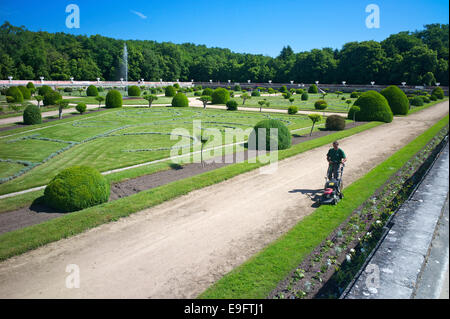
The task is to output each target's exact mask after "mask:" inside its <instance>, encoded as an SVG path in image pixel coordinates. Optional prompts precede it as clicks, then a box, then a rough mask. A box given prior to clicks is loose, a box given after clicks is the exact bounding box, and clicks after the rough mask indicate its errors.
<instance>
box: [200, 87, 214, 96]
mask: <svg viewBox="0 0 450 319" xmlns="http://www.w3.org/2000/svg"><path fill="white" fill-rule="evenodd" d="M213 92H214V91H213V89H210V88H206V89H204V90H203V92H202V95H208V96H212V94H213Z"/></svg>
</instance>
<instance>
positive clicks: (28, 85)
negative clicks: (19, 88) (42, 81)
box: [27, 82, 36, 89]
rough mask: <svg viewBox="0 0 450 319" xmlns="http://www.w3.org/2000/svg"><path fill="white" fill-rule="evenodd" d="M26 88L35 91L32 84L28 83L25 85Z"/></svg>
mask: <svg viewBox="0 0 450 319" xmlns="http://www.w3.org/2000/svg"><path fill="white" fill-rule="evenodd" d="M27 88H28V89H35V88H36V87H35V86H34V84H33V82H28V83H27Z"/></svg>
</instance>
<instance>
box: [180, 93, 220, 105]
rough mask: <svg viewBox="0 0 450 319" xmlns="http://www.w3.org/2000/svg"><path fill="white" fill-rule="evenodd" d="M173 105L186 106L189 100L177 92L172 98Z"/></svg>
mask: <svg viewBox="0 0 450 319" xmlns="http://www.w3.org/2000/svg"><path fill="white" fill-rule="evenodd" d="M227 92H228V91H227ZM172 106H173V107H187V106H189V100H188V98H187V97H186V95H184V94H183V93H181V92H180V93H177V94H176V95H175V96H174V97H173V99H172Z"/></svg>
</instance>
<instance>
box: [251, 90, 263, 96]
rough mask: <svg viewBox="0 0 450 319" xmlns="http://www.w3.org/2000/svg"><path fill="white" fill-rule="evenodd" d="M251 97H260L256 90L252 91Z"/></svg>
mask: <svg viewBox="0 0 450 319" xmlns="http://www.w3.org/2000/svg"><path fill="white" fill-rule="evenodd" d="M252 96H261V93H259V91H258V90H253V91H252Z"/></svg>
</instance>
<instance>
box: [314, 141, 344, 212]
mask: <svg viewBox="0 0 450 319" xmlns="http://www.w3.org/2000/svg"><path fill="white" fill-rule="evenodd" d="M327 161H328V163H329V165H328V173H327V177H328V179H327V180H326V182H325V190H324V192H323V195H322V197H321V198H320V200H319V204H333V205H335V204H337V203H338V202H339V200H340V199H341V198H342V197H343V195H342V192H341V190H342V174H343V172H344V166H345V164H344V163H345V162H346V161H347V157H346V156H345V153H344V151H343V150H342V149H340V148H339V143H338V141H334V142H333V148H331V149H330V150H329V151H328V153H327Z"/></svg>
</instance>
